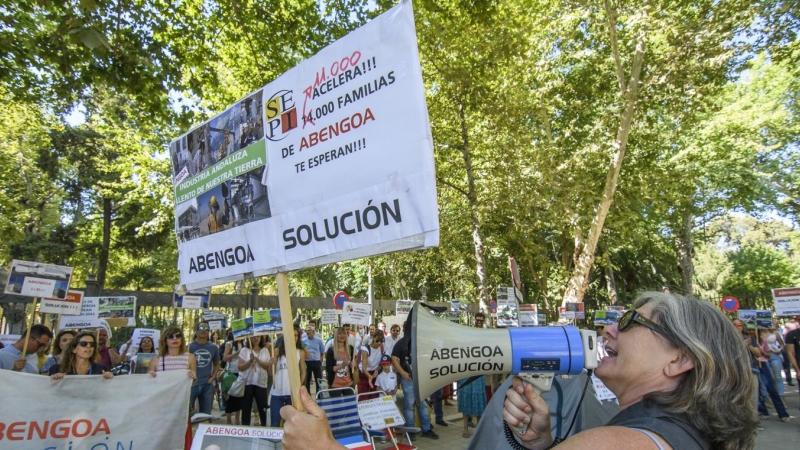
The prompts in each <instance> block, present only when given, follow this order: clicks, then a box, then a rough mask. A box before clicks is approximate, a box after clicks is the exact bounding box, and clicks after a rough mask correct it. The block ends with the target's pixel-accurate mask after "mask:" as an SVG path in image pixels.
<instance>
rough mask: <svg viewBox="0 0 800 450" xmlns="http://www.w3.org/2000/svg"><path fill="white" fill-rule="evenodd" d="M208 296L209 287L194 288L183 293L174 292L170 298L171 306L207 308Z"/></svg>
mask: <svg viewBox="0 0 800 450" xmlns="http://www.w3.org/2000/svg"><path fill="white" fill-rule="evenodd" d="M210 298H211V289H195V290H192V291H189V292H186V293H185V294H183V295H179V294H178V293H177V292H175V294H174V295H173V298H172V306H173V308H182V309H208V306H209V300H210Z"/></svg>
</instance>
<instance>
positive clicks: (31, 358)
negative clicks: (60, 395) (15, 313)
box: [0, 324, 53, 375]
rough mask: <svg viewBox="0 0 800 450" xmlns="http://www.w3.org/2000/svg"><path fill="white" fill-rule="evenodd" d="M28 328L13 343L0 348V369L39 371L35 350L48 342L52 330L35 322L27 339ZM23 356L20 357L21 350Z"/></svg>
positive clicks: (33, 372) (51, 335)
mask: <svg viewBox="0 0 800 450" xmlns="http://www.w3.org/2000/svg"><path fill="white" fill-rule="evenodd" d="M27 333H28V330H23V331H22V335H21V337H20V338H19V340H18V341H17V342H16V343H14V344H13V345H9V346H8V347H5V348H3V349H2V350H0V370H13V371H14V372H25V373H32V374H34V375H35V374H37V373H39V368H38V359H37V357H36V352H37V351H39V349H41V348H45V347H47V345H48V344H50V339H52V338H53V332H52V331H50V329H49V328H47V327H46V326H44V325H40V324H36V325H34V326H33V327H31V335H30V337H29V338H28V339H27V342H26V339H25V336H26V335H27ZM23 349H24V350H25V358H24V359H23V358H22V350H23Z"/></svg>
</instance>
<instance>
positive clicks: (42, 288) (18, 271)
mask: <svg viewBox="0 0 800 450" xmlns="http://www.w3.org/2000/svg"><path fill="white" fill-rule="evenodd" d="M71 278H72V267H67V266H56V265H53V264H42V263H38V262H33V261H21V260H18V259H15V260H12V261H11V272H9V274H8V280H7V282H6V289H5V293H6V294H12V295H22V296H26V297H39V298H53V299H56V300H65V299H66V298H67V290H68V289H69V282H70V279H71Z"/></svg>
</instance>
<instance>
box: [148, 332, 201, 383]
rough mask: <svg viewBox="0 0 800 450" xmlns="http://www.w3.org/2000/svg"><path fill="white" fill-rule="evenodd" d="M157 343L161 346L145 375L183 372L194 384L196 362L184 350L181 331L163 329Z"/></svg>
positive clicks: (186, 350) (184, 343)
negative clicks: (171, 371) (170, 371)
mask: <svg viewBox="0 0 800 450" xmlns="http://www.w3.org/2000/svg"><path fill="white" fill-rule="evenodd" d="M158 341H159V343H160V344H161V345H159V347H158V356H156V357H155V358H153V359H151V360H150V365H149V366H148V367H147V373H149V374H150V375H151V376H153V377H155V376H156V372H166V371H168V370H185V371H186V372H187V374H188V375H189V378H191V379H192V382H193V383H194V381H196V380H197V361H196V360H195V359H194V355H193V354H191V353H189V350H188V349H187V348H186V339H184V337H183V332H182V331H181V329H180V328H178V327H167V328H165V329H164V331H162V332H161V338H160V339H159V340H158Z"/></svg>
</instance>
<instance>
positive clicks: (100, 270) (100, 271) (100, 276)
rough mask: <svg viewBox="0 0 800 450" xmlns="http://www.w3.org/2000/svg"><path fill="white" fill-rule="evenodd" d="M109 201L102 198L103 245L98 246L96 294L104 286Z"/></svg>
mask: <svg viewBox="0 0 800 450" xmlns="http://www.w3.org/2000/svg"><path fill="white" fill-rule="evenodd" d="M111 206H112V203H111V199H110V198H103V244H102V245H101V246H100V258H99V262H98V265H97V294H98V295H99V294H100V292H103V289H105V286H106V272H107V269H108V253H109V249H110V247H111Z"/></svg>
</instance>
